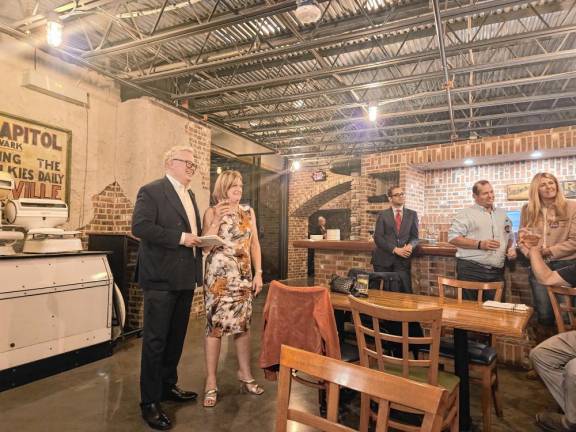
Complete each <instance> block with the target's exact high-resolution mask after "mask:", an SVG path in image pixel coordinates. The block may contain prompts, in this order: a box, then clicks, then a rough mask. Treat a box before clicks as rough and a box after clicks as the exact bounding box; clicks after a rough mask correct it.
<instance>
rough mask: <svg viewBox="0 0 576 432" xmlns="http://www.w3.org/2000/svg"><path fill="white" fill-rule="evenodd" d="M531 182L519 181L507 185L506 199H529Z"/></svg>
mask: <svg viewBox="0 0 576 432" xmlns="http://www.w3.org/2000/svg"><path fill="white" fill-rule="evenodd" d="M529 189H530V183H519V184H512V185H508V186H506V199H507V200H508V201H528V190H529Z"/></svg>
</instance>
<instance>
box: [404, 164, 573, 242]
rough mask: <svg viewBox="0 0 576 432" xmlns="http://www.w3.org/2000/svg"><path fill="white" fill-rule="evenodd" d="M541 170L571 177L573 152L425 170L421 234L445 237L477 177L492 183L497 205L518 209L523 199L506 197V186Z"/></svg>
mask: <svg viewBox="0 0 576 432" xmlns="http://www.w3.org/2000/svg"><path fill="white" fill-rule="evenodd" d="M542 171H547V172H551V173H553V174H555V175H556V176H557V177H558V179H559V180H560V181H564V180H574V179H576V156H567V157H560V158H554V159H541V160H532V161H519V162H507V163H503V164H498V165H483V166H478V167H469V168H450V169H442V170H433V171H426V173H425V182H424V196H425V197H426V204H425V210H424V212H423V213H420V214H421V215H422V217H421V228H422V231H423V233H422V234H423V235H422V237H426V238H435V239H437V240H440V241H446V240H447V231H448V228H449V226H450V221H451V219H452V217H453V216H454V214H455V213H456V212H457V211H458V210H459V209H460V208H462V207H463V206H467V205H471V204H472V203H473V199H472V185H473V184H474V182H476V181H477V180H480V179H486V180H489V181H490V183H491V184H492V186H493V187H494V192H495V194H496V205H497V206H499V207H503V208H505V209H506V210H520V209H521V208H522V205H523V204H524V203H525V201H508V200H507V198H506V186H507V185H510V184H517V183H529V182H530V180H531V179H532V177H533V176H534V175H535V174H537V173H539V172H542ZM408 189H409V190H410V186H409V187H408Z"/></svg>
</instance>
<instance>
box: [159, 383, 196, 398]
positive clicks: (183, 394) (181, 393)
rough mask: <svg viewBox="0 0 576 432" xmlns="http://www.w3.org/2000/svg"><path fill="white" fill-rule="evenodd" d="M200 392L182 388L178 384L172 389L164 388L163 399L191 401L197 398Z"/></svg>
mask: <svg viewBox="0 0 576 432" xmlns="http://www.w3.org/2000/svg"><path fill="white" fill-rule="evenodd" d="M197 397H198V393H194V392H192V391H186V390H182V389H181V388H180V387H178V386H177V385H175V386H173V387H171V388H170V389H167V390H164V397H163V400H171V401H176V402H191V401H194V400H196V398H197Z"/></svg>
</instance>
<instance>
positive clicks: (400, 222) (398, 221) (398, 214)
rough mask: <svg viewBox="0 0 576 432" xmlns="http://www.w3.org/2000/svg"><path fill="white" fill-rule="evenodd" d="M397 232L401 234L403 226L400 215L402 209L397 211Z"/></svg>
mask: <svg viewBox="0 0 576 432" xmlns="http://www.w3.org/2000/svg"><path fill="white" fill-rule="evenodd" d="M395 221H396V231H398V232H400V225H401V224H402V215H401V214H400V209H398V210H396V219H395Z"/></svg>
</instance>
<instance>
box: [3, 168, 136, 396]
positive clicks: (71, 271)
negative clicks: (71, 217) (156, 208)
mask: <svg viewBox="0 0 576 432" xmlns="http://www.w3.org/2000/svg"><path fill="white" fill-rule="evenodd" d="M13 188H14V180H13V179H12V177H11V176H9V175H8V174H7V173H4V172H0V202H1V203H2V205H1V207H0V209H1V210H2V215H0V216H1V218H0V219H1V220H2V221H3V223H4V225H0V246H1V247H0V275H1V276H0V281H1V283H0V391H2V390H5V389H7V388H10V387H13V386H17V385H20V384H24V383H26V382H29V381H32V380H34V379H38V378H42V377H44V376H47V375H51V374H53V373H55V372H60V371H62V370H66V369H70V368H72V367H75V366H78V365H80V364H84V363H87V362H90V361H93V360H96V359H99V358H102V357H104V356H107V355H110V354H111V353H112V348H111V347H112V345H111V343H112V340H113V333H118V332H114V329H113V326H114V323H113V321H114V318H115V316H117V317H118V318H117V319H116V321H118V325H119V326H120V328H121V327H122V325H123V319H124V316H125V311H124V310H122V309H119V308H118V307H117V308H116V310H118V312H116V315H115V313H114V312H115V309H114V307H113V305H114V303H115V302H116V303H122V304H123V302H122V301H121V295H120V292H119V290H118V289H116V290H115V285H114V281H113V276H112V272H111V271H110V267H109V264H108V259H107V254H106V253H105V252H88V251H82V244H81V241H80V238H79V232H78V231H65V230H62V229H58V228H56V226H59V225H62V224H64V223H65V222H66V221H67V219H68V205H67V204H66V203H65V202H63V201H59V200H47V199H31V198H21V199H9V195H10V192H11V191H12V190H13ZM23 231H24V232H26V234H24V232H23ZM22 240H24V245H23V247H18V248H17V250H22V252H21V253H15V251H14V248H13V243H17V242H21V241H22ZM2 243H4V244H3V245H2Z"/></svg>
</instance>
